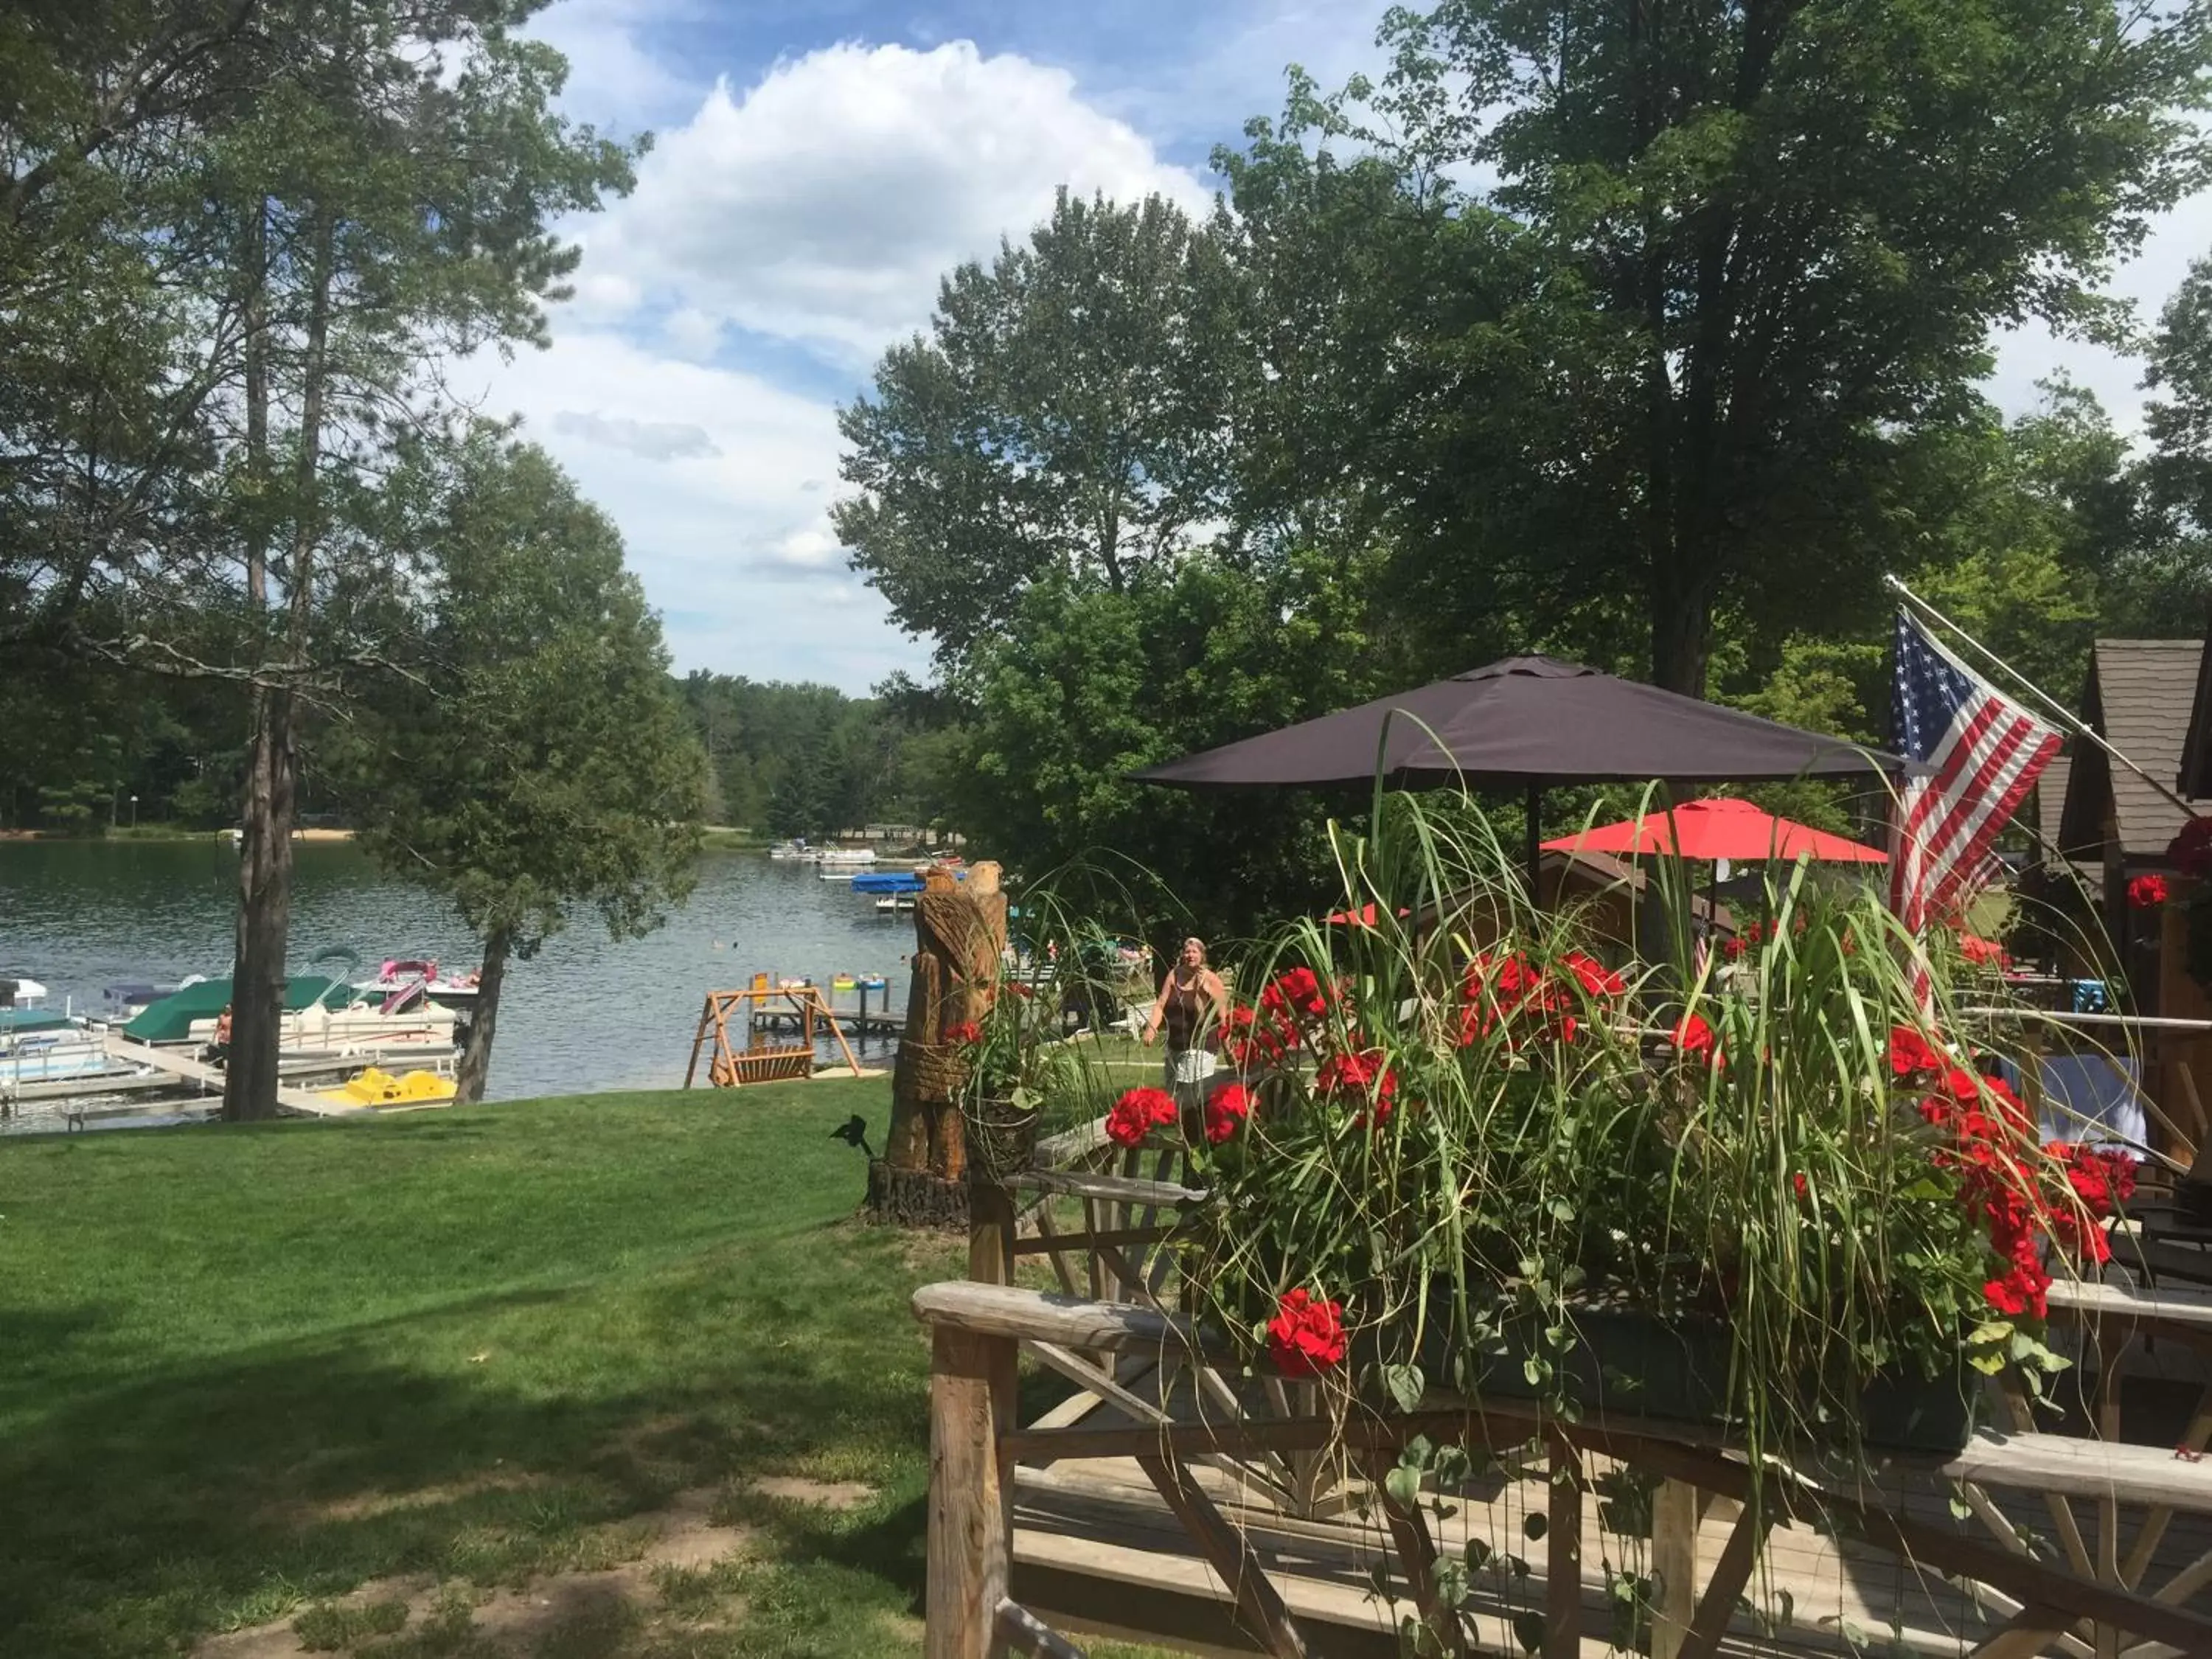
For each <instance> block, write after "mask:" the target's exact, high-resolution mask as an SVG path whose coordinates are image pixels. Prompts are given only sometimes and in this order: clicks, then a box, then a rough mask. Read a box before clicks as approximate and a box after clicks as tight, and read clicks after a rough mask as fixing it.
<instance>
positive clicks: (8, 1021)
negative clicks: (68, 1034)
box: [0, 1008, 76, 1037]
mask: <svg viewBox="0 0 2212 1659" xmlns="http://www.w3.org/2000/svg"><path fill="white" fill-rule="evenodd" d="M73 1030H76V1022H75V1021H74V1020H72V1019H70V1017H69V1016H68V1015H67V1014H58V1013H56V1012H54V1011H53V1010H52V1009H51V1008H0V1037H10V1036H22V1035H23V1034H24V1033H25V1032H27V1031H73Z"/></svg>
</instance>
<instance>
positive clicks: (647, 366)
mask: <svg viewBox="0 0 2212 1659" xmlns="http://www.w3.org/2000/svg"><path fill="white" fill-rule="evenodd" d="M1381 11H1382V6H1381V5H1380V3H1369V0H1084V3H1073V0H913V3H899V0H749V3H744V4H732V3H729V0H556V3H554V4H553V5H551V6H550V8H549V9H547V10H545V11H544V13H542V14H541V15H539V16H538V18H537V19H536V20H535V21H533V23H532V33H536V34H538V36H540V37H541V38H542V39H544V40H548V41H550V42H551V43H552V44H553V45H555V46H558V47H560V48H561V49H562V51H563V52H565V53H566V54H567V55H568V60H569V64H570V74H569V81H568V87H567V88H566V90H565V91H564V93H563V94H562V108H563V112H564V113H566V114H567V115H568V116H569V117H570V118H573V119H574V120H576V121H579V122H586V123H589V124H591V125H594V126H596V127H597V128H599V130H600V131H603V132H605V133H608V134H611V135H614V136H618V137H629V136H632V135H635V134H638V133H641V132H650V133H652V134H653V148H652V149H651V151H650V152H649V153H648V154H647V156H646V157H645V159H644V161H642V162H641V164H640V166H639V168H638V183H637V188H636V190H635V191H634V192H633V193H632V194H631V195H630V196H629V197H627V198H626V199H623V200H619V201H616V202H613V203H611V204H610V205H609V206H608V207H607V209H606V210H604V211H602V212H600V213H599V214H596V215H592V216H585V217H581V218H580V219H578V220H576V221H575V222H573V223H572V224H570V225H568V226H567V227H565V230H566V232H567V234H569V235H570V236H572V237H573V238H574V240H576V241H578V242H579V243H580V244H581V246H582V247H583V251H584V252H583V261H582V264H581V266H580V269H579V270H578V272H577V276H576V278H575V287H576V294H575V297H574V299H573V300H571V301H568V302H567V303H565V304H562V305H560V306H558V307H555V308H554V310H553V313H552V318H551V326H552V334H553V343H552V345H551V347H550V349H547V350H544V351H534V350H530V349H523V350H521V351H520V352H518V353H517V354H516V355H515V356H513V358H512V360H510V361H504V362H502V361H500V360H498V359H493V358H487V359H484V360H482V361H479V362H474V363H471V364H470V365H467V366H466V368H465V370H464V372H463V374H462V375H461V378H460V381H459V386H458V388H457V389H459V390H461V391H463V392H464V393H465V395H467V396H469V397H470V398H471V399H472V400H473V401H475V402H477V404H478V406H479V407H480V408H481V409H482V410H483V412H484V413H485V414H488V415H493V416H508V415H515V416H520V417H521V418H522V422H523V432H524V435H526V437H528V438H530V439H532V440H533V441H536V442H538V443H540V444H542V445H544V447H546V448H547V449H548V450H550V452H551V453H553V454H554V455H555V456H556V457H557V458H558V459H560V461H561V462H562V465H565V466H566V467H567V468H568V471H570V472H571V473H572V474H573V475H574V477H576V479H577V480H578V482H579V483H580V486H581V487H582V488H583V489H584V490H585V492H586V494H587V495H590V496H591V497H592V499H593V500H594V501H597V502H598V503H599V505H600V506H601V507H603V508H605V510H606V511H607V513H609V514H610V515H611V517H612V518H613V519H614V520H615V522H616V524H617V526H619V527H620V529H621V531H622V532H623V538H624V540H625V542H626V544H627V545H628V548H629V557H630V562H631V565H632V567H633V568H635V570H636V571H637V572H638V573H639V574H640V576H641V578H642V580H643V581H644V583H645V587H646V592H647V597H648V598H649V599H651V600H652V602H653V605H655V606H656V607H658V608H659V611H660V613H661V617H662V619H663V622H664V623H665V627H666V629H667V635H668V642H669V647H670V650H671V653H672V655H673V657H674V659H675V664H676V666H677V668H678V671H690V670H692V669H697V668H704V669H709V670H712V671H716V672H720V673H727V674H742V675H744V676H745V677H747V678H752V679H756V680H769V679H787V680H814V681H819V682H822V683H824V684H830V685H835V686H837V687H839V688H841V689H842V690H846V691H848V692H851V693H854V694H860V693H865V692H866V690H868V688H869V687H870V686H872V685H873V684H876V683H877V682H878V681H880V680H882V679H883V678H884V677H885V676H886V675H888V674H890V673H891V672H892V671H895V670H899V669H904V670H907V671H912V672H915V673H921V672H922V671H924V670H925V669H926V666H927V654H928V653H927V645H926V643H924V642H921V641H915V640H913V639H909V638H908V637H907V636H905V635H903V634H902V633H901V632H900V631H899V629H897V627H896V624H895V623H892V622H891V620H890V617H889V615H888V613H887V611H886V610H885V607H884V605H883V602H882V601H881V600H880V599H878V597H877V596H876V594H875V593H874V592H873V591H872V590H871V589H869V588H868V587H867V586H865V585H864V584H863V583H862V582H861V581H860V580H859V578H858V577H857V576H855V575H854V574H853V572H852V571H851V570H850V569H849V568H848V566H847V562H846V556H845V554H844V551H843V550H842V549H841V548H840V547H839V546H838V544H837V540H836V535H835V533H834V532H832V530H831V529H830V526H829V504H830V502H831V501H834V500H835V499H836V496H837V495H838V493H839V489H840V486H839V483H838V479H837V458H838V447H839V446H838V438H837V430H836V410H837V408H838V406H839V405H840V404H843V403H848V402H850V401H851V400H852V399H853V398H854V397H856V396H858V395H859V394H860V393H861V392H864V391H865V390H866V387H867V384H868V377H869V372H870V370H871V368H872V365H873V363H874V362H875V361H876V359H877V357H878V356H879V355H880V354H881V353H882V352H883V350H884V349H885V348H886V347H887V346H889V345H891V344H893V343H896V342H897V341H900V340H902V339H904V338H905V337H908V336H909V335H911V334H913V333H915V332H916V331H921V330H924V329H926V327H927V323H928V319H929V313H930V310H931V307H932V305H933V302H934V301H935V298H936V294H937V285H938V281H939V277H940V276H942V275H943V274H944V273H945V272H946V271H948V270H951V268H952V267H953V266H954V265H956V264H958V263H959V262H960V261H962V260H963V259H969V258H988V257H989V256H990V255H991V254H992V253H994V252H995V251H996V250H997V248H998V246H999V243H1000V239H1001V238H1002V237H1012V238H1014V239H1016V240H1019V239H1020V238H1021V237H1022V236H1023V235H1024V234H1026V233H1027V232H1028V231H1029V229H1030V228H1031V227H1032V226H1034V225H1036V223H1037V222H1040V221H1041V220H1042V218H1043V217H1044V216H1046V214H1047V213H1048V211H1049V210H1050V207H1051V203H1052V197H1053V191H1054V189H1055V188H1056V187H1057V186H1059V185H1063V184H1065V185H1069V186H1070V187H1072V188H1073V189H1075V190H1077V191H1080V192H1083V193H1085V194H1088V193H1090V192H1091V191H1105V192H1106V193H1107V194H1108V195H1109V196H1115V197H1135V196H1139V195H1142V194H1144V193H1146V192H1147V191H1159V192H1161V193H1163V194H1165V195H1167V196H1169V197H1172V198H1174V199H1176V200H1178V201H1180V202H1182V203H1183V204H1186V205H1188V206H1191V207H1194V208H1202V207H1203V206H1204V205H1206V204H1207V203H1209V202H1210V201H1211V199H1212V193H1213V191H1214V188H1215V187H1216V185H1217V184H1218V179H1215V178H1214V177H1213V175H1212V173H1211V172H1210V170H1209V168H1208V166H1207V157H1208V155H1210V154H1211V153H1212V149H1213V148H1214V146H1215V145H1217V144H1218V143H1234V142H1236V141H1237V137H1238V135H1239V133H1240V131H1241V129H1242V127H1243V123H1244V122H1245V120H1246V119H1248V118H1249V117H1251V116H1253V115H1255V114H1273V113H1274V112H1276V111H1277V110H1278V109H1279V106H1280V104H1281V101H1282V96H1281V94H1282V87H1283V71H1284V70H1285V66H1286V65H1288V64H1293V63H1296V64H1302V65H1303V66H1304V68H1305V69H1307V70H1309V71H1310V72H1311V73H1312V74H1313V75H1314V76H1316V78H1317V79H1318V80H1319V81H1320V82H1321V83H1322V85H1323V86H1325V87H1334V86H1336V85H1339V84H1341V82H1343V81H1344V79H1345V78H1346V76H1349V75H1351V74H1352V73H1353V72H1355V71H1358V70H1364V69H1373V68H1375V67H1376V64H1377V54H1376V52H1375V50H1374V45H1373V34H1374V28H1375V23H1376V20H1377V18H1378V17H1379V16H1380V15H1381ZM2203 252H2212V198H2206V197H2200V198H2197V200H2195V201H2192V202H2190V203H2188V204H2184V205H2183V206H2182V207H2181V208H2179V209H2178V210H2176V211H2175V212H2174V213H2173V214H2172V215H2171V216H2169V218H2168V219H2167V220H2166V222H2162V223H2161V224H2160V226H2159V228H2158V229H2157V231H2156V234H2154V236H2153V237H2152V239H2151V240H2150V241H2149V243H2148V245H2147V246H2146V247H2145V248H2144V250H2143V251H2142V254H2141V255H2140V256H2139V257H2138V258H2136V259H2134V260H2132V261H2130V262H2129V263H2128V264H2124V265H2123V266H2122V267H2121V268H2120V269H2119V270H2117V271H2116V272H2115V273H2114V276H2113V278H2112V292H2113V293H2115V294H2118V295H2124V296H2127V297H2131V298H2134V299H2136V301H2138V303H2139V304H2140V305H2141V306H2142V309H2143V312H2144V313H2145V315H2146V316H2147V317H2148V316H2154V315H2155V313H2156V309H2157V307H2158V305H2159V304H2160V302H2161V301H2162V300H2163V299H2164V297H2165V296H2166V295H2167V294H2168V293H2170V292H2171V291H2172V289H2173V287H2174V286H2175V284H2176V283H2178V282H2179V280H2180V278H2181V276H2182V275H2183V274H2184V272H2185V270H2186V269H2187V267H2188V264H2189V261H2190V260H2191V258H2195V257H2197V255H2199V254H2201V253H2203ZM2061 370H2063V372H2065V373H2067V374H2071V375H2072V376H2073V378H2075V380H2079V381H2081V383H2082V384H2084V385H2086V386H2089V387H2090V388H2091V389H2092V390H2093V391H2094V392H2097V394H2098V395H2099V396H2100V398H2102V399H2103V400H2104V402H2105V404H2106V407H2107V408H2108V409H2110V410H2112V412H2113V414H2114V416H2115V417H2116V419H2118V421H2119V422H2121V423H2122V424H2123V425H2124V426H2130V427H2131V426H2132V425H2133V424H2134V422H2136V418H2137V413H2138V410H2139V405H2140V402H2141V398H2142V393H2141V392H2140V390H2139V388H2138V387H2137V385H2136V382H2137V380H2138V379H2139V377H2140V369H2139V368H2138V366H2137V365H2136V363H2134V362H2130V361H2128V360H2126V359H2124V358H2121V357H2119V356H2115V355H2114V354H2112V353H2111V352H2109V351H2106V350H2105V349H2101V348H2098V347H2094V346H2090V345H2087V344H2083V343H2077V342H2071V341H2057V340H2053V339H2052V338H2051V337H2050V335H2049V334H2048V333H2047V332H2046V331H2043V330H2042V329H2040V328H2039V327H2031V328H2028V329H2026V330H2022V331H2020V332H2018V333H2016V334H2014V335H2011V336H2008V337H2006V338H2004V339H2003V340H2002V341H2001V342H2000V343H1999V350H1998V362H1997V370H1996V375H1995V376H1994V377H1993V379H1992V381H1991V383H1990V392H1991V394H1992V395H1993V396H1994V397H1995V398H1996V399H1997V401H1998V402H1999V403H2000V404H2002V406H2004V407H2005V408H2006V409H2008V410H2015V411H2017V410H2021V409H2024V408H2027V407H2028V406H2029V405H2030V404H2033V401H2034V400H2035V398H2036V395H2037V394H2036V391H2035V383H2036V381H2037V380H2039V379H2041V378H2042V377H2044V376H2045V375H2048V374H2052V373H2053V372H2055V371H2061Z"/></svg>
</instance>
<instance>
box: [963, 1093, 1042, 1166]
mask: <svg viewBox="0 0 2212 1659" xmlns="http://www.w3.org/2000/svg"><path fill="white" fill-rule="evenodd" d="M961 1117H962V1119H963V1122H964V1125H965V1127H966V1129H967V1133H968V1164H969V1169H971V1170H974V1171H975V1173H976V1174H977V1175H979V1176H982V1177H983V1178H984V1179H985V1180H987V1181H995V1182H1006V1181H1010V1180H1012V1178H1013V1177H1014V1176H1018V1175H1019V1174H1020V1173H1021V1172H1022V1171H1023V1170H1026V1169H1028V1168H1029V1167H1030V1160H1031V1158H1033V1157H1034V1156H1035V1155H1036V1144H1037V1114H1036V1109H1035V1108H1034V1107H1027V1106H1017V1105H1015V1104H1014V1103H1013V1102H1012V1101H1011V1100H1003V1099H985V1100H981V1101H975V1100H970V1101H967V1102H965V1103H963V1105H962V1107H961Z"/></svg>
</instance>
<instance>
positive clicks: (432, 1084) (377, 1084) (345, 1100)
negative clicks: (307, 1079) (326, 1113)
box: [319, 1066, 454, 1106]
mask: <svg viewBox="0 0 2212 1659" xmlns="http://www.w3.org/2000/svg"><path fill="white" fill-rule="evenodd" d="M453 1090H454V1084H453V1079H451V1078H449V1077H441V1076H439V1075H438V1074H437V1073H435V1072H424V1071H413V1072H408V1073H404V1075H401V1076H398V1077H395V1076H393V1075H392V1073H389V1072H386V1071H384V1070H382V1069H381V1068H380V1067H378V1066H369V1067H368V1069H367V1070H365V1071H363V1072H362V1073H360V1074H359V1075H358V1076H356V1077H355V1078H353V1079H349V1081H348V1082H347V1083H346V1084H345V1085H343V1086H342V1087H340V1088H337V1089H325V1090H322V1091H319V1093H320V1094H321V1097H322V1098H323V1099H325V1100H327V1101H329V1102H330V1103H331V1104H332V1105H334V1106H447V1105H451V1104H452V1103H453Z"/></svg>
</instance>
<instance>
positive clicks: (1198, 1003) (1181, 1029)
mask: <svg viewBox="0 0 2212 1659" xmlns="http://www.w3.org/2000/svg"><path fill="white" fill-rule="evenodd" d="M1204 1006H1205V999H1204V998H1203V997H1202V996H1201V995H1200V993H1199V988H1198V976H1197V975H1192V976H1191V978H1190V980H1189V981H1188V983H1186V982H1185V981H1184V980H1183V978H1182V975H1179V974H1176V973H1170V974H1169V975H1168V1006H1167V1016H1166V1024H1167V1028H1168V1047H1169V1048H1170V1049H1182V1048H1191V1047H1192V1046H1194V1042H1195V1040H1196V1038H1197V1036H1198V1018H1199V1014H1200V1010H1201V1009H1202V1008H1203V1007H1204Z"/></svg>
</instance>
